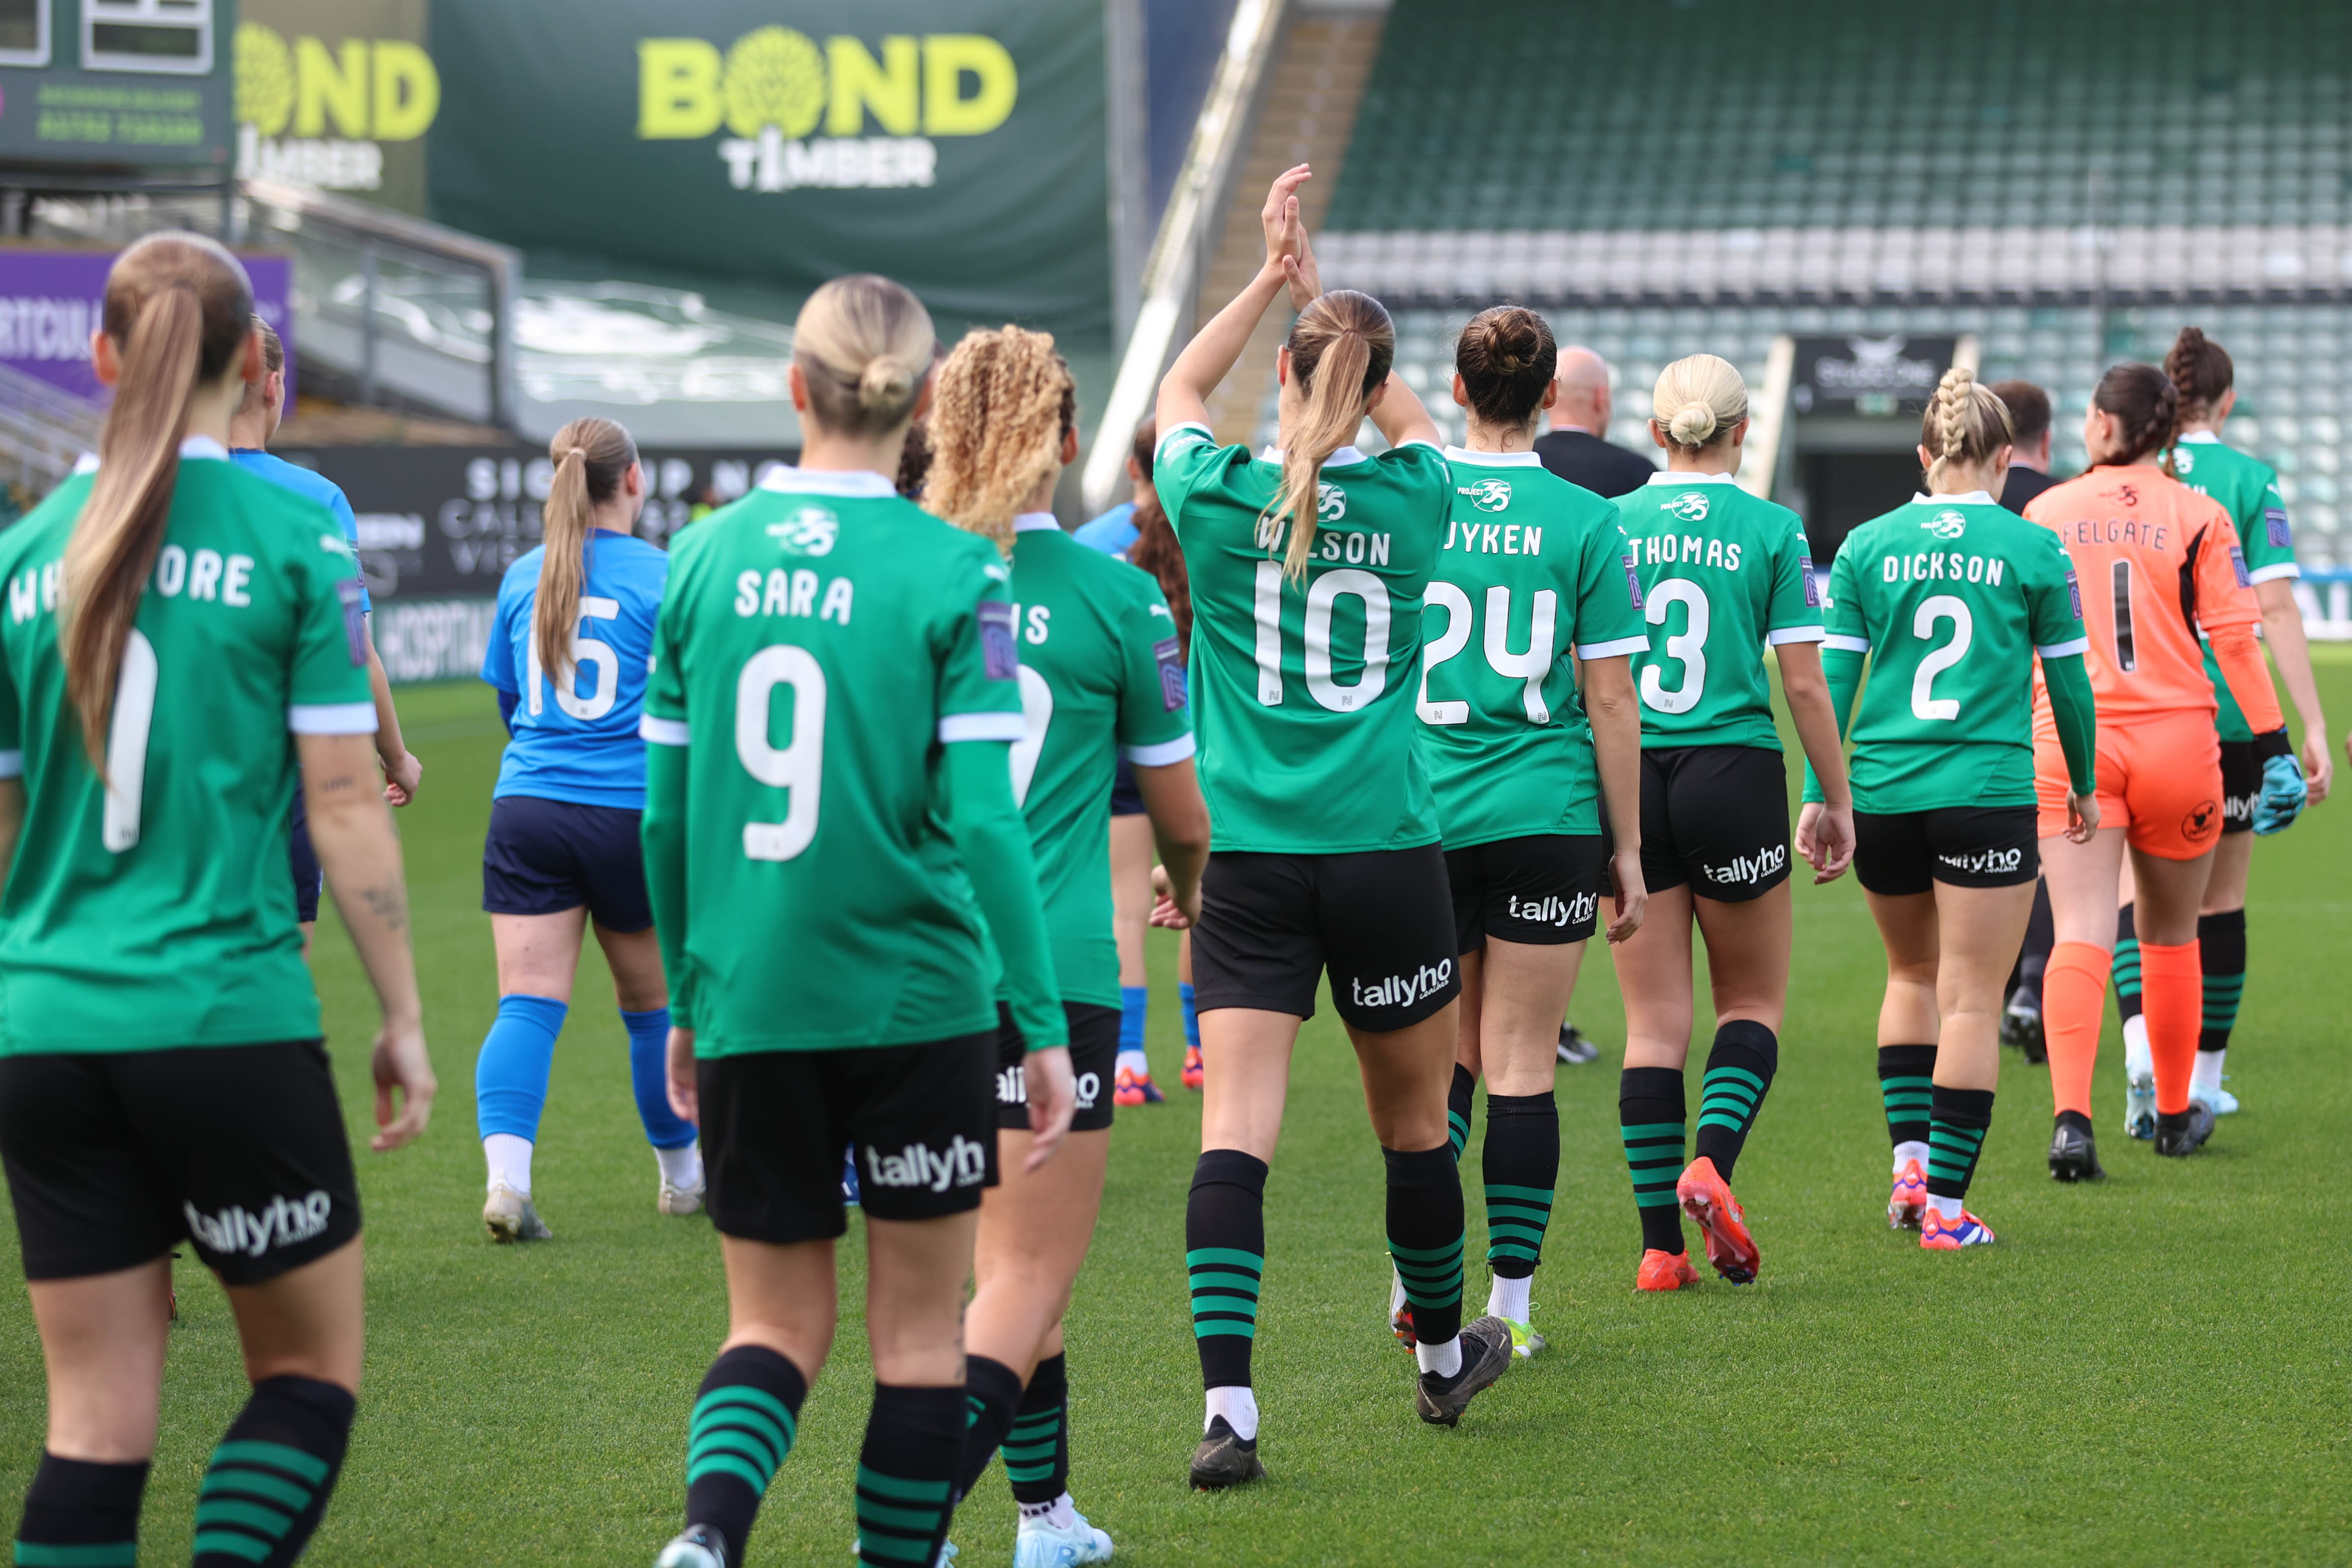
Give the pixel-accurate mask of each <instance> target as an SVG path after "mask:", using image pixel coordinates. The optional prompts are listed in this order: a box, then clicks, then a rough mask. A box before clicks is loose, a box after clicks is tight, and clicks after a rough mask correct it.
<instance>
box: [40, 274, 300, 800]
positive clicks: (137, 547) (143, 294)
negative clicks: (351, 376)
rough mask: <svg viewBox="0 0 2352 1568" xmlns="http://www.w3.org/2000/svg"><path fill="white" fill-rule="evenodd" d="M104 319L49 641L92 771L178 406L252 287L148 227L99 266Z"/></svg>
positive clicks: (148, 554) (156, 539)
mask: <svg viewBox="0 0 2352 1568" xmlns="http://www.w3.org/2000/svg"><path fill="white" fill-rule="evenodd" d="M103 322H104V329H105V332H106V335H107V336H108V337H109V338H110V339H111V340H113V342H114V345H115V349H116V352H117V353H120V354H121V363H122V373H121V377H120V379H119V381H118V383H117V384H116V386H115V389H114V405H113V406H112V407H111V408H110V409H108V410H107V415H106V428H105V430H104V432H103V433H102V434H100V437H99V438H98V458H99V468H98V477H97V479H94V480H92V481H91V484H90V488H89V499H88V500H85V501H84V502H83V503H82V509H81V515H80V516H79V517H78V518H76V519H75V520H74V528H73V534H72V537H70V538H69V539H68V540H67V542H66V552H65V572H64V576H65V581H64V597H63V608H62V610H61V612H60V620H61V625H60V628H59V638H58V641H59V646H60V650H61V652H62V654H63V656H64V659H65V667H66V696H67V700H68V701H69V702H71V703H72V705H73V710H74V714H75V716H76V717H77V718H78V719H79V720H80V721H81V739H82V746H83V749H84V750H85V751H87V752H89V760H90V765H91V766H92V767H93V768H99V769H103V767H104V766H105V761H106V735H107V727H108V725H109V724H110V722H111V721H112V719H113V709H114V685H115V681H116V679H118V678H119V676H120V675H121V669H122V650H123V647H124V646H125V645H126V644H127V643H128V642H129V641H130V637H131V621H132V619H133V618H134V617H135V616H137V615H138V613H139V595H140V594H141V593H142V591H143V590H144V589H145V587H146V584H147V574H148V573H149V572H151V571H152V570H153V569H154V564H155V552H156V551H157V550H158V549H160V548H161V547H162V545H163V526H164V523H165V522H166V521H168V520H169V518H170V516H171V511H172V492H173V488H174V487H175V486H176V485H177V484H178V482H179V477H180V442H181V441H182V440H183V439H184V437H185V436H186V434H187V428H188V404H189V401H190V400H191V399H192V398H193V397H194V395H195V394H196V391H197V389H198V388H199V387H202V386H205V385H207V384H211V383H213V382H216V381H218V380H219V379H220V378H221V377H222V376H223V375H224V374H226V373H227V372H228V370H229V369H230V367H231V365H232V364H233V363H236V361H237V358H238V355H239V352H240V351H241V350H243V349H244V347H245V346H246V343H247V341H248V340H249V338H250V337H251V335H252V331H253V285H252V283H251V282H250V281H248V280H247V278H246V275H245V268H243V267H241V266H239V265H238V264H237V260H236V258H235V257H233V256H231V255H230V254H229V253H228V252H227V251H226V250H224V249H222V248H221V247H219V246H218V245H215V243H214V242H213V241H211V240H209V239H205V238H203V237H200V236H197V235H193V234H179V233H166V234H155V235H150V236H148V237H146V238H145V239H142V240H141V241H140V242H139V243H138V244H136V245H134V246H132V247H131V248H130V249H128V250H126V251H124V252H123V253H122V254H121V256H119V257H116V258H115V259H114V265H113V267H112V268H110V269H109V270H108V272H107V275H106V307H105V313H104V317H103Z"/></svg>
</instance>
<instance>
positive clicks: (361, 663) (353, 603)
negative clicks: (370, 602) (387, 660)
mask: <svg viewBox="0 0 2352 1568" xmlns="http://www.w3.org/2000/svg"><path fill="white" fill-rule="evenodd" d="M335 597H336V598H337V599H339V600H341V602H342V606H343V643H344V646H345V647H347V648H348V649H349V650H350V653H351V656H352V668H353V669H364V668H367V656H368V637H367V611H365V610H364V609H362V608H361V607H360V605H361V601H362V600H363V599H365V598H366V597H367V590H366V589H365V588H362V587H361V586H360V580H359V579H358V578H356V577H338V578H336V579H335Z"/></svg>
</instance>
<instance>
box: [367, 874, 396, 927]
mask: <svg viewBox="0 0 2352 1568" xmlns="http://www.w3.org/2000/svg"><path fill="white" fill-rule="evenodd" d="M360 901H361V902H362V903H364V904H366V905H367V907H368V912H369V913H371V914H373V915H374V916H375V918H376V919H378V920H380V921H383V925H384V929H385V930H386V931H406V930H407V929H408V898H407V895H406V894H405V893H404V891H403V890H402V889H401V886H400V884H399V883H397V882H393V883H390V884H387V885H386V886H383V887H381V888H363V889H361V890H360Z"/></svg>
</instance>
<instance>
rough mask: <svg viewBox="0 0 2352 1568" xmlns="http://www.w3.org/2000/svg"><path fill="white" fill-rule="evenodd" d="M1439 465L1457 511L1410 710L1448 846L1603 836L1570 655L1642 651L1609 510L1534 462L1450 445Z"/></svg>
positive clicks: (1629, 573)
mask: <svg viewBox="0 0 2352 1568" xmlns="http://www.w3.org/2000/svg"><path fill="white" fill-rule="evenodd" d="M1445 460H1446V463H1447V465H1448V466H1449V467H1450V468H1452V469H1453V470H1454V505H1453V510H1452V515H1451V517H1450V518H1449V519H1448V521H1447V522H1446V527H1445V548H1444V550H1443V551H1442V552H1440V553H1439V555H1438V558H1437V570H1436V573H1435V574H1434V575H1433V577H1432V578H1431V579H1430V584H1429V596H1428V611H1427V614H1426V616H1425V617H1424V619H1425V626H1424V627H1423V630H1424V632H1425V633H1426V634H1427V637H1428V641H1427V645H1426V646H1425V647H1423V650H1422V677H1421V701H1420V704H1419V711H1420V714H1421V722H1422V731H1421V743H1422V751H1423V755H1424V756H1426V757H1427V758H1428V761H1429V782H1430V784H1431V786H1432V787H1433V789H1434V790H1435V791H1436V792H1437V819H1438V826H1440V827H1441V828H1442V829H1443V830H1444V836H1445V846H1446V847H1447V848H1449V849H1454V848H1462V847H1466V846H1469V845H1473V844H1489V843H1492V842H1494V841H1495V840H1496V839H1498V838H1518V837H1525V836H1528V835H1529V834H1538V833H1580V834H1581V833H1598V832H1600V831H1601V819H1600V813H1599V811H1598V810H1597V809H1596V806H1595V803H1596V802H1597V800H1598V799H1599V790H1598V788H1597V783H1596V778H1595V773H1594V768H1593V761H1592V728H1591V724H1590V723H1589V722H1588V721H1586V719H1585V714H1584V703H1583V700H1582V699H1581V698H1580V696H1579V695H1578V693H1577V689H1576V672H1575V669H1574V668H1573V665H1572V662H1571V660H1570V657H1569V656H1570V651H1571V650H1572V651H1573V652H1574V654H1575V656H1576V658H1616V657H1619V656H1622V655H1625V654H1638V653H1642V652H1644V651H1646V650H1647V649H1648V647H1649V646H1650V637H1649V627H1648V626H1647V625H1645V624H1644V623H1643V619H1642V612H1641V609H1640V607H1639V606H1638V605H1636V604H1635V603H1634V599H1633V558H1632V546H1631V545H1630V544H1629V543H1628V542H1627V541H1626V538H1625V533H1624V531H1623V530H1622V529H1621V528H1619V527H1618V526H1617V509H1616V507H1615V506H1614V505H1612V503H1610V502H1609V501H1607V500H1602V499H1601V497H1599V496H1597V495H1594V494H1593V493H1592V492H1591V490H1588V489H1581V488H1580V487H1579V486H1576V485H1572V484H1570V483H1569V482H1568V481H1567V480H1566V479H1559V478H1557V477H1555V476H1554V475H1553V474H1551V473H1550V472H1549V471H1548V470H1546V469H1545V468H1544V466H1543V463H1542V460H1541V459H1540V458H1538V457H1537V456H1536V455H1535V454H1534V453H1533V452H1472V451H1465V450H1464V449H1463V448H1461V447H1448V448H1446V452H1445ZM1514 649H1516V650H1517V651H1513V650H1514Z"/></svg>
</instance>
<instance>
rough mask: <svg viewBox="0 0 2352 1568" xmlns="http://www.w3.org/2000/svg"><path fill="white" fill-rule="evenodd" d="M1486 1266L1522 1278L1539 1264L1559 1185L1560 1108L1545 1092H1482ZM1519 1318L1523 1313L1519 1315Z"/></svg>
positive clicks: (1508, 1276)
mask: <svg viewBox="0 0 2352 1568" xmlns="http://www.w3.org/2000/svg"><path fill="white" fill-rule="evenodd" d="M1479 1161H1480V1165H1481V1170H1480V1174H1481V1175H1482V1176H1484V1177H1485V1178H1486V1267H1487V1268H1490V1269H1492V1270H1494V1272H1495V1274H1496V1277H1497V1278H1499V1279H1526V1278H1528V1276H1529V1275H1530V1274H1533V1273H1534V1272H1535V1271H1536V1265H1537V1264H1538V1263H1541V1262H1542V1261H1543V1240H1544V1232H1545V1231H1546V1230H1547V1229H1548V1228H1549V1226H1550V1225H1551V1201H1552V1190H1553V1188H1554V1187H1556V1186H1557V1185H1558V1184H1559V1103H1558V1102H1557V1101H1556V1100H1553V1099H1552V1097H1551V1096H1550V1095H1549V1094H1496V1093H1495V1092H1494V1091H1492V1090H1491V1089H1490V1090H1488V1091H1487V1094H1486V1148H1485V1149H1484V1150H1482V1151H1481V1152H1480V1154H1479ZM1521 1316H1522V1317H1524V1316H1525V1314H1521Z"/></svg>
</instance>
